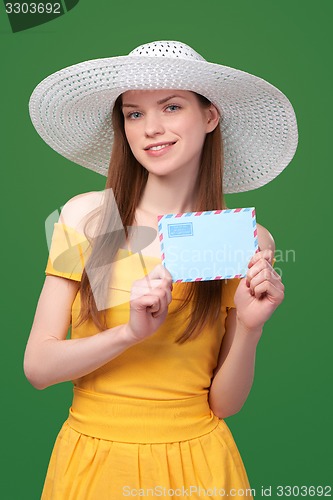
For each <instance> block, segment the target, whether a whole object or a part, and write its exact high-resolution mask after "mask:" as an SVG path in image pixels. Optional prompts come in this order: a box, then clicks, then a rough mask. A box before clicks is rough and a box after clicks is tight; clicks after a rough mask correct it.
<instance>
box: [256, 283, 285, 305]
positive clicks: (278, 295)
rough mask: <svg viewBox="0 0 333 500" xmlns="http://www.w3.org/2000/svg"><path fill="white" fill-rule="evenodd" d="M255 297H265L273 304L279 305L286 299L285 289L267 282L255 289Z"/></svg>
mask: <svg viewBox="0 0 333 500" xmlns="http://www.w3.org/2000/svg"><path fill="white" fill-rule="evenodd" d="M253 295H254V297H255V298H256V299H260V298H262V296H263V295H265V296H266V297H267V298H268V299H269V300H271V302H273V303H276V305H278V304H280V303H281V302H282V300H283V299H284V287H283V288H281V287H276V286H275V285H274V284H273V283H271V282H270V281H267V280H266V281H263V282H262V283H260V284H259V285H257V286H255V287H254V290H253Z"/></svg>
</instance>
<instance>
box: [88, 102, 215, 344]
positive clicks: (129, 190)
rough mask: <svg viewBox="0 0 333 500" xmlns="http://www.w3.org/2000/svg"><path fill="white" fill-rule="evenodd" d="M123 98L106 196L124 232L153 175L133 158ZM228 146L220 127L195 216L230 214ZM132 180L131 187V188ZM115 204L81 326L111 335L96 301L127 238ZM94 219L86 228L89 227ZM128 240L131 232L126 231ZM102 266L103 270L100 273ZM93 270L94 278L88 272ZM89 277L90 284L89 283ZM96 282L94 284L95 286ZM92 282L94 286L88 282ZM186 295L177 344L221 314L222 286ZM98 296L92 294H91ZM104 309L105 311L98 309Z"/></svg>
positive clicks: (105, 221)
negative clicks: (225, 184) (226, 211)
mask: <svg viewBox="0 0 333 500" xmlns="http://www.w3.org/2000/svg"><path fill="white" fill-rule="evenodd" d="M195 95H196V96H197V98H198V100H199V103H200V105H201V106H203V107H208V106H210V104H211V103H210V101H209V100H208V99H206V98H205V97H203V96H202V95H199V94H195ZM121 105H122V98H121V96H119V97H118V99H117V100H116V102H115V105H114V109H113V113H112V123H113V130H114V141H113V148H112V155H111V160H110V166H109V171H108V176H107V181H106V186H105V188H106V190H107V189H109V188H111V189H112V191H113V194H114V197H115V201H116V204H117V207H118V210H119V214H120V217H121V220H122V224H123V227H124V228H127V227H128V226H132V225H133V222H134V220H135V211H136V208H137V206H138V204H139V201H140V198H141V196H142V194H143V190H144V188H145V185H146V182H147V179H148V172H147V170H146V169H145V168H143V167H142V166H141V164H140V163H139V162H138V161H137V160H136V158H135V157H134V156H133V154H132V151H131V149H130V147H129V145H128V142H127V139H126V135H125V131H124V116H123V113H122V110H121ZM222 176H223V143H222V137H221V130H220V127H219V125H217V127H216V128H215V129H214V130H213V131H212V132H210V133H208V134H207V135H206V138H205V142H204V145H203V150H202V155H201V164H200V167H199V171H198V178H197V181H196V186H195V192H196V193H197V196H196V201H195V206H193V207H192V210H193V211H203V210H219V209H223V208H225V203H224V197H223V191H222ZM129 179H130V180H131V182H129ZM111 202H112V200H111V199H110V198H107V199H106V201H105V202H104V204H103V206H102V208H101V209H100V211H99V213H98V215H99V229H98V234H100V235H102V237H100V238H97V239H96V238H95V239H94V244H93V245H92V251H91V255H90V257H89V259H88V262H87V264H86V267H85V269H84V271H83V274H82V280H81V286H80V294H81V310H80V315H79V322H78V324H81V323H83V322H84V321H85V320H88V319H89V318H91V319H92V321H93V322H94V323H95V325H96V326H97V327H98V328H100V329H102V330H103V329H106V328H107V324H106V308H105V309H104V310H98V309H97V306H96V300H95V299H96V297H97V296H101V297H103V296H105V295H106V290H107V287H108V282H109V278H110V276H109V275H107V273H105V267H104V268H103V267H101V266H102V264H103V263H105V262H106V260H105V255H106V251H107V256H108V257H107V259H108V262H113V260H114V257H115V256H116V253H117V251H118V250H119V248H120V247H121V245H122V243H123V242H124V241H123V232H121V231H117V230H116V229H117V228H116V227H115V221H114V220H112V218H111V220H110V214H112V208H114V207H112V206H111ZM96 215H97V213H95V214H94V215H93V216H92V217H91V218H90V219H89V220H88V221H87V223H86V227H87V225H88V224H89V222H91V220H92V218H94V217H95V216H96ZM125 235H126V236H127V231H126V229H125ZM98 266H100V267H98ZM90 269H94V272H93V273H90V272H89V270H90ZM88 275H89V278H88ZM92 276H93V283H92V282H91V280H92ZM89 279H90V281H89ZM181 286H182V287H183V290H184V302H183V303H182V304H181V306H180V307H179V308H178V309H177V310H176V313H178V312H179V311H181V310H183V309H184V308H185V307H187V306H189V305H190V304H192V307H190V313H189V314H188V316H187V324H186V327H185V329H184V332H183V333H182V335H181V336H180V337H179V338H178V339H177V340H176V342H177V343H179V344H182V343H184V342H185V341H187V340H189V339H193V338H195V337H196V336H197V335H199V333H200V331H202V329H203V327H204V326H205V325H206V324H213V323H214V322H215V321H216V320H217V318H218V316H219V313H220V308H221V297H222V281H220V280H217V281H201V282H191V283H182V285H181ZM92 290H93V292H94V293H93V292H92ZM99 309H101V308H100V307H99Z"/></svg>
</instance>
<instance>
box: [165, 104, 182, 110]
mask: <svg viewBox="0 0 333 500" xmlns="http://www.w3.org/2000/svg"><path fill="white" fill-rule="evenodd" d="M166 109H170V111H177V110H178V109H180V106H177V104H169V106H167V107H166Z"/></svg>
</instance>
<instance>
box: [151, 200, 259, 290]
mask: <svg viewBox="0 0 333 500" xmlns="http://www.w3.org/2000/svg"><path fill="white" fill-rule="evenodd" d="M158 232H159V239H160V245H161V254H162V264H163V265H164V266H165V267H166V269H168V271H169V272H170V273H171V275H172V279H173V281H174V282H182V281H184V282H185V281H208V280H219V279H231V278H241V277H244V276H245V275H246V273H247V270H248V267H247V266H248V263H249V260H250V259H251V257H252V256H253V254H254V253H255V252H256V251H258V239H257V227H256V217H255V208H254V207H250V208H236V209H227V210H213V211H207V212H188V213H183V214H166V215H160V216H158Z"/></svg>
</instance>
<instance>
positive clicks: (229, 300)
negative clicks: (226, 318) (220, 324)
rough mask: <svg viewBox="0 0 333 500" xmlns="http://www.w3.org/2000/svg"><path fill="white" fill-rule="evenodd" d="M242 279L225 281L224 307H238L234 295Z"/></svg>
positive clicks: (223, 291) (223, 292)
mask: <svg viewBox="0 0 333 500" xmlns="http://www.w3.org/2000/svg"><path fill="white" fill-rule="evenodd" d="M239 282H240V278H233V279H230V280H224V281H223V286H222V307H227V308H230V307H236V306H235V303H234V295H235V293H236V290H237V287H238V285H239Z"/></svg>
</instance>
